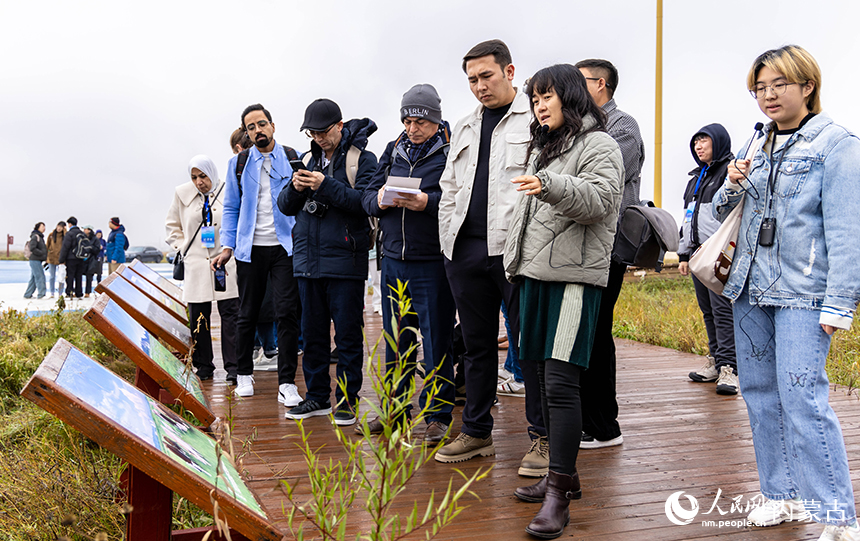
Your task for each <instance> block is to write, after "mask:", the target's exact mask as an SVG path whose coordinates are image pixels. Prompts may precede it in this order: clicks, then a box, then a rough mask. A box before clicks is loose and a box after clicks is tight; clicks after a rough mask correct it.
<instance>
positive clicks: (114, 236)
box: [105, 216, 128, 274]
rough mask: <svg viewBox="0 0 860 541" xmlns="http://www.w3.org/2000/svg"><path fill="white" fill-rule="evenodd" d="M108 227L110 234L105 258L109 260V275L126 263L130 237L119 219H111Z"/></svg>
mask: <svg viewBox="0 0 860 541" xmlns="http://www.w3.org/2000/svg"><path fill="white" fill-rule="evenodd" d="M108 226H109V227H110V234H109V235H108V240H107V243H106V244H105V257H106V258H107V260H108V273H109V274H113V273H114V272H116V270H117V269H118V268H119V266H120V265H121V264H123V263H125V251H126V250H128V237H127V236H126V234H125V226H124V225H122V224H120V223H119V218H118V217H116V216H114V217H113V218H111V219H110V222H108Z"/></svg>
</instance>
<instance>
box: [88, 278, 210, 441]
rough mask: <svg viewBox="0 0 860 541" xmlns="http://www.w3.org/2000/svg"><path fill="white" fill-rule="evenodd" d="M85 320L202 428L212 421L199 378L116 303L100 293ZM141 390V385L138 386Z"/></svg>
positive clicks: (156, 396) (155, 396)
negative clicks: (190, 414) (170, 396)
mask: <svg viewBox="0 0 860 541" xmlns="http://www.w3.org/2000/svg"><path fill="white" fill-rule="evenodd" d="M84 319H85V320H87V321H88V322H89V323H90V325H92V326H93V327H95V328H96V330H98V331H99V332H100V333H102V335H103V336H104V337H105V338H107V339H108V340H110V341H111V342H112V343H113V345H115V346H116V347H118V348H119V349H120V350H121V351H122V352H123V353H125V354H126V355H127V356H128V358H129V359H131V360H132V362H134V364H136V365H137V366H138V368H140V369H141V370H143V371H144V372H145V373H146V374H147V375H148V376H149V377H150V378H152V379H153V380H154V382H155V383H156V384H157V385H158V386H159V387H160V388H163V389H165V390H167V392H169V393H170V394H171V395H172V397H173V398H174V399H175V400H176V402H178V403H179V404H181V405H182V407H184V408H185V409H187V410H188V411H190V412H191V413H192V414H193V415H194V417H196V418H197V420H198V421H200V422H201V423H202V424H203V426H209V425H211V424H212V423H214V422H215V418H216V417H215V414H214V413H212V410H211V409H210V408H209V402H208V401H207V400H206V395H204V394H203V388H202V386H201V385H200V379H199V378H198V377H197V375H196V374H195V373H194V372H193V371H192V370H191V366H190V365H189V364H185V363H183V362H182V361H180V360H179V359H177V358H176V357H175V356H174V355H173V354H172V353H170V351H168V350H167V348H166V347H164V346H163V345H161V342H159V341H158V339H156V338H155V336H153V335H152V334H151V333H150V332H149V331H147V330H146V329H145V328H143V326H142V325H141V324H140V323H138V322H137V321H135V320H134V318H133V317H131V316H130V315H128V314H127V313H126V312H125V311H124V310H123V309H122V308H121V307H120V306H119V305H118V304H117V303H116V302H114V301H112V300H111V298H110V297H109V296H108V295H106V294H104V293H101V294H99V296H98V297H97V298H96V301H95V302H94V303H93V306H92V308H90V309H89V310H88V311H87V313H86V314H84ZM139 387H140V386H139ZM150 395H151V396H153V397H154V398H159V396H158V394H153V393H150Z"/></svg>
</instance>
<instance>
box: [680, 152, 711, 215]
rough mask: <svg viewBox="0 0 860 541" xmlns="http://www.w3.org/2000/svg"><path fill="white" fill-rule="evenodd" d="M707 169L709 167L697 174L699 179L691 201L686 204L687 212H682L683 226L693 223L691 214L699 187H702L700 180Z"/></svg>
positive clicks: (694, 207) (694, 208)
mask: <svg viewBox="0 0 860 541" xmlns="http://www.w3.org/2000/svg"><path fill="white" fill-rule="evenodd" d="M708 167H710V165H706V166H704V167H703V168H702V172H701V173H699V178H698V179H697V180H696V188H695V189H694V190H693V199H692V200H690V202H689V203H687V210H686V212H684V223H685V224H688V223H690V222H692V221H693V212H694V211H695V210H696V196H697V195H698V194H699V186H701V185H702V179H703V178H705V175H706V174H707V172H708Z"/></svg>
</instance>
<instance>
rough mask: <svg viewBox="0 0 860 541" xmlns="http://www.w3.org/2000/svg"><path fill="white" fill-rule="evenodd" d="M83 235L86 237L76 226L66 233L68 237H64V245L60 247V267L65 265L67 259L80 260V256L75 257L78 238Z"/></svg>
mask: <svg viewBox="0 0 860 541" xmlns="http://www.w3.org/2000/svg"><path fill="white" fill-rule="evenodd" d="M81 235H84V232H83V231H81V229H80V228H79V227H78V226H76V225H75V226H72V227H71V229H69V230H68V231H67V232H66V236H65V237H63V245H62V246H61V247H60V265H63V264H65V262H66V259H78V256H76V255H75V248H76V247H77V245H78V237H79V236H81ZM84 236H86V235H84Z"/></svg>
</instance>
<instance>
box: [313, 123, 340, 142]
mask: <svg viewBox="0 0 860 541" xmlns="http://www.w3.org/2000/svg"><path fill="white" fill-rule="evenodd" d="M335 126H337V123H335V124H332V125H331V126H329V127H328V128H326V129H325V130H323V131H314V130H305V135H307V136H308V139H313V138H314V137H322V136H324V135H326V134H327V133H328V132H330V131H331V129H332V128H334V127H335Z"/></svg>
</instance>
